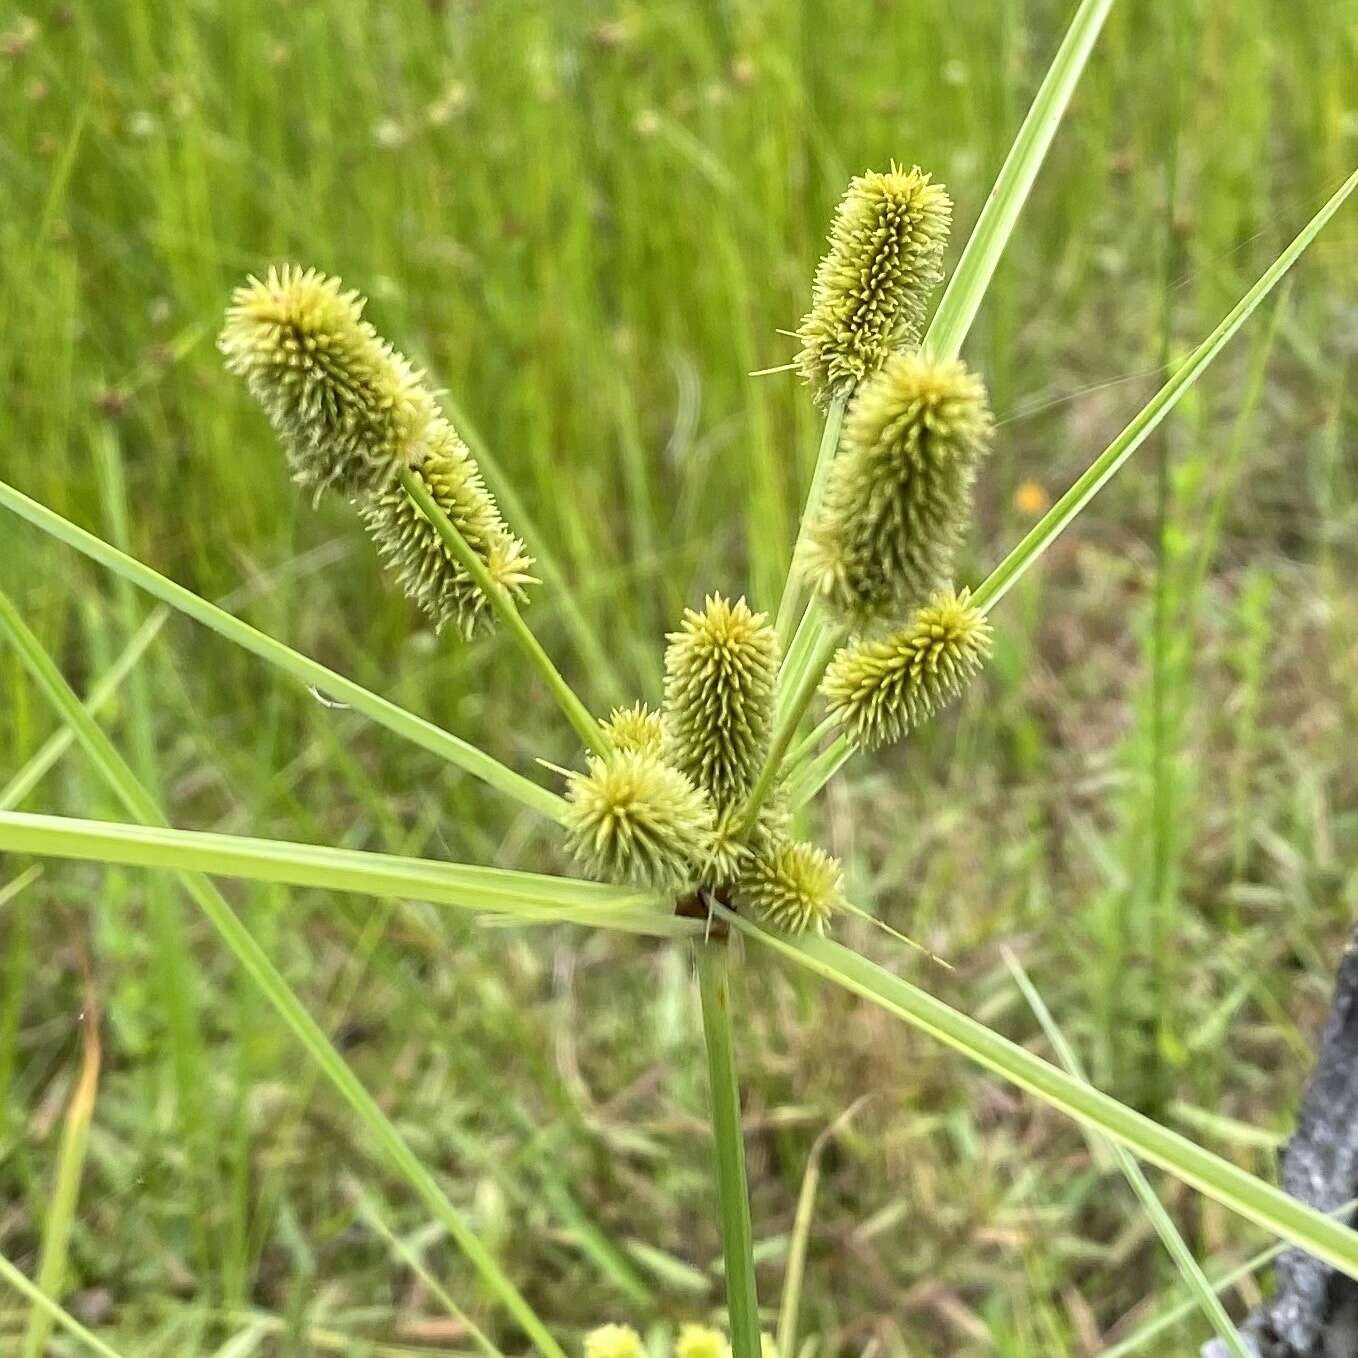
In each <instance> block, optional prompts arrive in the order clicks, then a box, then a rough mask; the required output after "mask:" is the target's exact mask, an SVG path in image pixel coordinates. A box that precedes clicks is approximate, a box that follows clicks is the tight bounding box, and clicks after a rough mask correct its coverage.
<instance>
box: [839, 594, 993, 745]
mask: <svg viewBox="0 0 1358 1358" xmlns="http://www.w3.org/2000/svg"><path fill="white" fill-rule="evenodd" d="M990 642H991V632H990V624H989V623H987V622H986V620H985V615H984V614H982V613H981V612H980V611H979V610H978V609H976V608H974V607H973V606H972V603H971V598H970V595H969V594H968V592H967V591H966V590H963V591H962V592H961V593H960V594H952V593H943V594H936V595H935V596H934V597H933V598H932V599H930V600H929V602H928V603H927V604H925V605H924V606H923V607H921V608H918V609H916V610H915V612H914V614H913V615H912V616H911V618H910V620H909V622H907V623H906V625H905V626H904V627H902V628H901V629H900V630H899V631H897V632H893V633H892V634H891V635H890V636H886V637H883V638H881V639H878V640H864V641H858V642H856V643H854V644H853V645H852V646H846V647H844V649H843V650H840V651H838V652H836V654H835V657H834V659H833V660H832V661H831V662H830V666H829V668H828V669H827V670H826V672H825V679H824V681H823V682H822V684H821V693H822V694H823V695H824V697H825V700H826V702H827V703H828V704H829V708H830V712H831V715H832V716H834V718H835V719H836V721H838V723H839V726H840V729H841V731H842V732H843V734H844V736H845V738H846V739H847V740H848V741H849V743H850V744H852V745H853V746H855V747H856V748H857V749H862V750H873V749H876V748H877V747H878V746H879V745H885V744H886V743H887V742H889V741H894V740H900V739H901V737H902V736H904V735H905V734H906V733H907V732H909V731H912V730H914V729H915V727H917V726H921V725H923V724H924V722H926V721H928V720H929V718H930V717H931V716H933V714H934V713H935V712H936V711H937V710H938V709H939V708H940V707H942V706H943V705H944V704H945V703H948V702H950V701H951V700H952V699H953V698H955V697H956V696H957V695H958V693H960V692H961V691H962V689H963V688H964V687H965V685H966V684H967V683H968V681H969V680H971V678H972V677H973V676H974V675H975V674H976V673H977V672H978V671H979V670H980V669H981V667H982V666H983V665H984V664H985V662H986V660H987V659H988V657H989V655H990Z"/></svg>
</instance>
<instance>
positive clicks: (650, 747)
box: [600, 703, 665, 759]
mask: <svg viewBox="0 0 1358 1358" xmlns="http://www.w3.org/2000/svg"><path fill="white" fill-rule="evenodd" d="M600 729H601V730H602V731H603V733H604V739H605V740H607V741H608V743H609V744H610V745H611V746H612V747H613V748H614V749H615V750H625V751H628V752H630V753H632V754H644V755H649V756H651V757H652V758H654V759H659V758H660V757H661V755H662V753H663V751H664V747H665V719H664V717H662V716H661V715H660V713H659V712H657V711H656V710H655V709H654V708H651V707H647V706H646V704H645V703H633V704H632V706H631V707H615V708H614V709H613V711H612V712H610V713H609V714H608V720H607V721H604V722H601V723H600Z"/></svg>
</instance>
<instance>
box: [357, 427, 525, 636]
mask: <svg viewBox="0 0 1358 1358" xmlns="http://www.w3.org/2000/svg"><path fill="white" fill-rule="evenodd" d="M412 471H413V472H414V474H415V475H416V476H418V477H419V478H420V480H422V481H423V482H424V484H425V487H426V488H427V489H428V491H429V494H430V495H431V496H432V497H433V500H434V502H435V504H437V505H438V507H439V508H440V509H442V510H443V512H444V513H445V514H446V515H447V516H448V519H449V521H450V522H451V523H452V525H453V527H454V528H456V529H457V531H458V532H459V533H461V534H462V536H463V538H465V539H466V542H467V545H468V546H469V547H470V548H471V549H472V551H474V552H475V553H476V554H477V556H479V557H480V558H481V563H482V564H483V565H484V566H485V568H486V571H487V572H488V574H489V575H490V577H491V579H492V580H495V581H496V582H498V583H499V584H501V585H503V586H504V588H505V589H507V590H509V592H510V593H511V594H514V595H516V596H518V597H519V598H522V597H523V595H524V593H525V587H526V586H527V585H530V584H534V583H536V582H535V580H534V577H533V576H532V575H531V574H530V572H531V570H532V568H533V558H532V557H531V556H529V555H528V552H527V550H526V549H525V547H524V545H523V543H522V542H521V541H520V540H519V539H518V538H516V537H515V536H514V535H513V534H512V533H511V532H510V531H509V528H508V527H507V526H506V524H505V521H504V520H503V519H502V518H501V517H500V511H499V509H498V508H497V506H496V504H495V499H494V497H493V496H492V495H491V493H490V491H489V490H487V489H486V485H485V482H484V481H483V480H482V479H481V471H480V468H479V467H477V465H476V462H475V460H474V459H473V458H472V455H471V453H470V452H468V451H467V445H466V444H465V443H463V441H462V439H461V437H460V436H459V435H458V433H457V431H456V430H455V429H454V428H453V427H452V425H450V424H449V423H448V421H447V420H445V419H444V418H443V417H442V416H439V417H438V418H436V419H435V420H434V421H433V422H432V424H431V425H430V428H429V433H428V436H427V439H426V445H425V448H424V451H423V454H422V456H421V458H420V461H419V463H418V465H416V466H415V467H413V468H412ZM356 507H357V509H358V512H359V516H360V518H362V520H363V525H364V527H365V528H367V530H368V534H369V536H370V537H371V538H372V540H373V542H374V543H375V544H376V546H377V550H378V553H379V554H380V555H381V557H382V560H383V562H384V563H385V564H386V565H388V566H389V567H391V569H392V570H393V571H394V572H395V574H396V579H397V581H398V583H399V584H400V586H401V588H402V589H403V590H404V591H405V592H406V594H407V595H408V596H409V597H410V598H411V599H412V600H413V601H414V602H415V603H416V604H418V605H419V607H420V608H421V609H422V610H423V611H424V612H425V613H426V614H428V616H429V617H430V618H432V619H433V621H434V625H435V628H436V629H440V630H441V629H442V628H443V627H444V626H446V625H447V624H449V623H451V624H452V625H453V626H454V627H455V628H456V629H457V631H458V632H460V633H461V634H462V635H463V636H464V637H471V636H472V635H473V634H474V633H475V632H476V630H477V628H478V627H481V626H485V627H489V626H491V625H492V623H493V621H494V617H495V614H494V612H493V610H492V608H491V603H490V600H489V599H487V598H486V597H485V594H484V593H483V592H482V590H481V588H480V587H479V586H478V585H477V584H476V583H475V582H474V581H473V580H472V578H471V576H470V575H468V574H467V572H466V570H465V569H463V567H462V566H461V565H459V564H458V562H457V561H456V560H455V559H454V558H453V556H452V555H451V553H450V552H449V551H448V548H447V547H446V546H445V545H444V542H443V539H442V538H441V537H440V536H439V533H438V530H437V529H436V528H435V527H434V525H433V524H432V523H430V522H429V520H428V519H427V518H425V516H424V512H423V511H422V510H421V509H420V508H419V506H418V505H417V504H416V503H415V502H414V501H413V500H412V499H411V498H410V497H409V496H408V495H407V494H406V492H405V491H404V490H403V489H402V488H401V487H399V486H397V487H395V488H394V489H392V490H388V491H385V492H383V493H381V494H378V495H373V496H370V497H368V498H365V499H360V500H358V501H356Z"/></svg>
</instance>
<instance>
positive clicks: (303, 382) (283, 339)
mask: <svg viewBox="0 0 1358 1358" xmlns="http://www.w3.org/2000/svg"><path fill="white" fill-rule="evenodd" d="M341 287H342V284H341V283H340V280H339V279H338V278H327V277H326V276H325V275H324V274H322V273H320V272H318V271H317V270H315V269H302V268H300V267H298V266H296V265H292V264H285V265H284V266H283V267H282V268H281V269H278V268H272V269H270V270H269V272H268V275H267V276H266V277H265V278H264V279H262V280H261V279H258V278H253V277H252V278H251V279H250V280H249V281H248V282H247V283H246V284H245V285H244V286H243V287H239V288H237V289H236V291H235V293H234V294H233V296H232V302H231V307H230V308H229V310H228V311H227V313H226V325H225V327H224V328H223V330H222V333H221V336H220V338H219V339H218V347H219V348H220V349H221V351H222V353H223V354H225V355H226V365H227V367H228V368H229V369H230V370H231V371H232V372H234V373H238V374H239V375H240V376H242V377H244V378H245V381H246V384H247V385H248V387H249V388H250V394H251V395H252V396H253V397H254V398H255V400H257V401H258V402H259V403H260V405H261V406H263V407H264V411H265V413H266V414H267V415H268V417H269V420H270V422H271V423H272V424H273V427H274V429H275V430H277V432H278V435H279V437H280V438H281V439H282V440H283V446H284V449H285V450H286V452H287V456H288V464H289V466H290V467H291V469H292V474H293V477H294V479H295V480H296V481H297V482H298V483H299V484H300V485H303V486H306V487H308V488H309V489H311V490H314V491H315V492H316V493H317V494H319V493H320V492H321V491H323V490H326V489H328V488H331V487H333V488H334V489H336V490H339V491H341V492H342V493H344V494H346V495H357V494H365V493H368V492H371V491H374V490H380V489H381V488H383V487H385V486H388V485H390V484H391V482H392V481H393V480H394V479H395V478H396V475H397V472H398V471H399V469H400V468H401V467H402V466H413V465H415V463H417V462H418V461H419V460H420V457H421V455H422V452H423V448H424V440H425V437H426V435H427V433H428V431H429V427H430V425H431V423H432V421H433V420H434V419H435V417H436V416H437V413H438V409H437V405H436V404H435V401H434V397H433V394H432V393H431V392H430V391H429V389H428V388H427V387H426V386H425V385H424V382H423V374H422V373H419V372H417V371H416V370H415V369H414V368H412V367H411V365H410V364H409V363H408V362H407V361H406V360H405V359H404V358H403V357H402V356H401V355H400V354H398V353H397V352H396V350H395V349H393V348H392V347H391V345H389V344H387V343H386V342H385V341H384V340H383V339H382V338H381V337H380V336H379V335H378V333H377V331H376V330H374V329H373V327H372V326H371V325H370V324H369V323H368V322H367V321H365V320H364V319H363V308H364V306H365V305H366V303H365V301H364V299H363V298H361V297H360V296H359V295H358V294H357V293H356V292H344V291H341Z"/></svg>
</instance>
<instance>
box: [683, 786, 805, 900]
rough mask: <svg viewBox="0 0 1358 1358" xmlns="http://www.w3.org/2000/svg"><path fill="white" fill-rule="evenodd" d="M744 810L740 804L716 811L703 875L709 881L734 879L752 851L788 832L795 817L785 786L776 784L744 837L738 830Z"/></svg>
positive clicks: (766, 845)
mask: <svg viewBox="0 0 1358 1358" xmlns="http://www.w3.org/2000/svg"><path fill="white" fill-rule="evenodd" d="M744 810H745V808H744V806H743V805H738V806H731V807H728V808H727V809H726V810H725V811H719V812H717V826H716V829H715V831H714V832H713V835H712V848H711V852H710V854H709V857H708V861H707V864H706V866H705V868H704V871H703V878H704V880H705V881H706V882H707V883H708V884H709V885H713V886H722V885H725V884H726V883H729V882H734V881H735V880H736V879H737V878H738V877H739V876H740V874H741V871H742V870H743V868H744V866H745V864H746V863H747V862H748V861H749V859H750V858H751V856H752V855H754V854H758V853H762V852H763V851H764V850H765V849H766V848H767V847H768V846H769V845H770V844H771V843H772V842H773V841H774V840H776V839H779V838H781V837H783V836H784V835H786V834H787V829H788V825H789V824H790V823H791V820H792V817H791V815H790V813H789V812H788V808H787V797H786V795H785V794H784V793H783V791H782V789H780V788H776V787H775V788H774V790H773V791H772V792H771V793H770V794H769V795H768V797H767V798H765V800H764V804H763V805H762V806H761V807H760V808H759V814H758V816H756V817H755V823H754V826H753V828H752V829H751V830H750V833H749V834H748V835H745V836H744V837H743V838H742V837H740V836H739V831H740V827H741V823H742V821H743V820H744V814H743V813H744Z"/></svg>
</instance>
